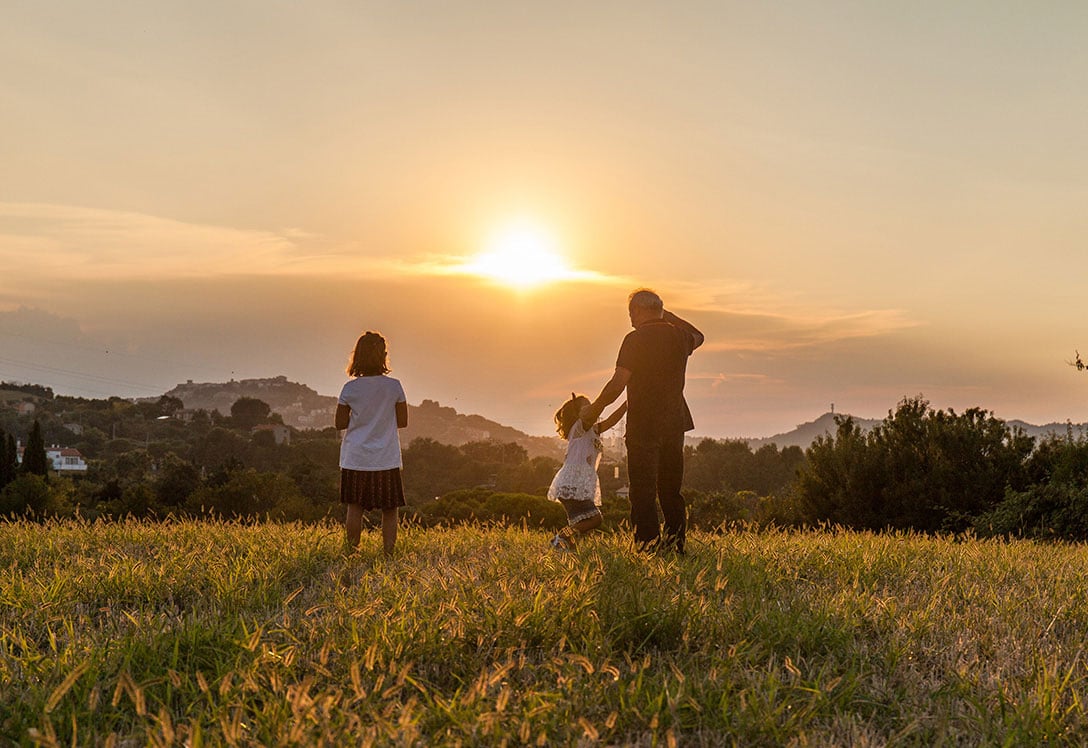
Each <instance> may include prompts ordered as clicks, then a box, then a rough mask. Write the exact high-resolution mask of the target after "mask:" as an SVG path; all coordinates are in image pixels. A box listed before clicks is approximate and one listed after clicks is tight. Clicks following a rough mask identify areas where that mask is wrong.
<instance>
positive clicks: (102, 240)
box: [0, 202, 629, 306]
mask: <svg viewBox="0 0 1088 748" xmlns="http://www.w3.org/2000/svg"><path fill="white" fill-rule="evenodd" d="M0 264H2V265H3V266H5V267H11V268H16V269H17V272H16V273H13V274H11V275H10V276H8V277H7V278H6V279H5V280H8V282H9V283H10V284H11V285H10V286H9V285H8V284H5V283H3V282H0V301H2V300H4V299H8V305H9V306H10V305H12V303H13V302H16V303H17V302H19V301H20V300H26V299H29V298H32V296H30V295H29V293H30V291H31V289H32V288H33V287H35V286H38V285H40V282H41V281H45V280H66V279H67V280H84V281H87V280H114V281H116V280H124V279H141V278H144V279H165V278H174V279H185V278H212V277H227V276H243V275H245V276H253V275H292V276H320V275H335V274H340V273H356V274H365V275H366V276H367V277H369V278H375V279H380V278H384V279H395V278H410V277H466V278H475V279H477V280H481V281H486V280H488V278H487V273H485V272H482V271H481V268H480V267H479V266H478V264H476V263H474V261H473V259H471V258H466V257H459V256H453V255H442V254H429V255H427V254H424V255H420V256H417V257H409V258H402V257H393V256H384V257H383V256H374V255H373V254H370V253H368V252H365V251H363V250H361V249H360V248H359V247H358V246H355V245H353V244H350V243H339V244H337V243H335V242H333V241H332V240H330V239H328V238H327V237H323V236H321V235H319V234H314V233H311V232H307V231H304V230H302V229H299V228H293V227H289V228H283V229H279V230H275V231H270V230H252V229H237V228H231V227H226V226H213V225H207V224H199V223H187V222H184V221H178V220H174V219H170V218H162V217H159V216H152V215H147V214H144V213H137V212H132V211H119V210H103V209H99V208H86V207H80V206H71V205H53V204H47V203H12V202H8V203H5V202H0ZM547 280H549V281H551V282H568V283H569V282H576V283H594V284H617V283H628V282H629V281H628V280H627V279H626V278H623V277H617V276H610V275H607V274H604V273H599V272H597V271H594V270H588V269H582V268H574V267H569V266H563V267H562V268H561V272H558V271H557V272H555V273H553V275H552V276H551V277H549V278H548V279H547Z"/></svg>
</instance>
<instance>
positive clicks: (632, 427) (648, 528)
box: [582, 288, 703, 553]
mask: <svg viewBox="0 0 1088 748" xmlns="http://www.w3.org/2000/svg"><path fill="white" fill-rule="evenodd" d="M627 310H628V313H629V314H630V317H631V326H632V327H634V328H635V329H634V330H633V331H631V332H629V333H627V337H625V338H624V339H623V344H622V345H621V346H620V352H619V355H618V356H617V358H616V371H615V373H613V375H612V378H611V379H610V380H609V381H608V383H607V384H605V386H604V389H602V390H601V394H600V395H598V396H597V399H596V400H594V401H593V403H591V404H590V405H588V406H586V408H585V410H584V411H583V412H582V420H583V421H587V422H589V423H593V422H595V421H596V420H597V418H599V417H600V415H601V411H603V410H604V408H605V406H607V405H608V404H609V403H611V402H613V401H615V400H616V398H618V397H619V396H620V394H621V393H622V392H623V391H624V390H625V389H626V390H627V435H626V443H627V473H628V476H629V477H630V480H631V488H630V491H631V493H630V498H631V524H632V526H633V527H634V530H635V545H636V546H637V547H638V548H639V549H642V550H649V549H655V548H659V547H664V548H667V549H671V550H674V551H676V552H678V553H683V552H684V541H685V533H686V530H687V509H686V507H685V505H684V497H683V495H681V493H680V485H681V483H682V482H683V479H684V432H686V431H690V430H691V429H693V428H695V424H694V423H693V422H692V420H691V411H689V410H688V405H687V402H686V401H685V400H684V379H685V376H686V372H687V362H688V357H689V356H690V355H691V353H692V352H693V351H694V350H695V349H696V348H698V347H699V346H700V345H702V343H703V334H702V333H701V332H699V331H698V330H697V329H696V328H695V327H694V326H693V325H692V324H691V323H689V322H686V321H684V320H682V319H680V318H679V317H677V316H676V315H675V314H673V313H672V312H668V311H666V310H665V308H664V305H663V304H662V302H661V297H660V296H658V295H657V294H656V293H655V292H653V291H651V290H649V289H645V288H643V289H638V290H636V291H634V292H633V293H632V294H631V295H630V297H629V298H628V302H627ZM657 503H660V505H661V513H662V515H663V516H664V519H665V535H664V538H661V527H660V525H659V523H658V519H657V505H656V504H657Z"/></svg>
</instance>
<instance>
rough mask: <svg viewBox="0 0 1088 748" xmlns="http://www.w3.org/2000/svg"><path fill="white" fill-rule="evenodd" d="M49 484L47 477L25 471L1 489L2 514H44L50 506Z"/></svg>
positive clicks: (0, 511) (0, 504) (0, 506)
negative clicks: (46, 480)
mask: <svg viewBox="0 0 1088 748" xmlns="http://www.w3.org/2000/svg"><path fill="white" fill-rule="evenodd" d="M49 499H50V494H49V484H47V483H46V482H45V478H43V477H42V476H40V475H35V474H33V473H23V474H22V475H20V476H18V477H17V478H16V479H15V480H13V481H12V482H11V483H8V484H7V485H6V486H4V489H3V490H2V491H0V516H13V515H20V514H26V513H30V514H34V515H42V514H44V513H45V511H46V509H47V508H48V506H49V503H50V502H49Z"/></svg>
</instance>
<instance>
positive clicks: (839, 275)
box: [0, 0, 1088, 437]
mask: <svg viewBox="0 0 1088 748" xmlns="http://www.w3.org/2000/svg"><path fill="white" fill-rule="evenodd" d="M107 7H108V8H109V10H108V12H106V8H107ZM3 15H4V20H3V23H2V24H0V111H2V112H3V116H0V379H4V380H8V381H11V380H17V381H24V382H36V383H41V384H47V385H49V386H52V387H53V389H54V390H55V391H56V392H58V393H60V394H75V395H84V396H89V397H105V396H108V395H114V394H116V395H122V396H126V397H127V396H133V397H148V396H157V395H160V394H162V393H163V392H165V391H167V390H169V389H170V388H172V387H173V386H174V385H175V384H177V383H179V382H184V381H185V380H187V379H192V380H194V381H225V380H227V379H230V378H232V377H233V378H239V379H240V378H250V377H266V376H276V375H280V374H283V375H286V376H287V377H288V378H290V379H292V380H295V381H299V382H303V383H306V384H308V385H310V386H311V387H313V388H315V389H316V390H318V391H319V392H321V393H322V394H328V395H335V394H336V393H337V392H338V391H339V388H340V386H341V384H342V383H343V381H344V379H345V375H344V373H343V372H344V366H345V364H346V359H347V355H348V353H349V351H350V349H351V347H352V346H353V344H354V341H355V339H356V337H357V336H358V334H359V333H360V332H362V331H364V330H368V329H376V330H380V331H382V332H383V333H384V334H386V335H387V337H388V338H389V341H390V359H391V360H390V363H391V365H392V368H393V375H394V376H396V377H398V378H399V379H401V381H402V382H403V383H404V387H405V390H406V392H407V394H408V400H409V402H410V403H412V404H418V403H419V402H420V401H421V400H423V399H431V400H437V401H439V402H440V403H442V404H443V405H450V406H453V407H455V408H456V409H457V410H458V411H461V412H464V413H479V414H481V415H484V416H486V417H488V418H492V419H494V420H497V421H500V422H502V423H505V424H508V425H510V426H514V427H515V428H519V429H521V430H523V431H526V432H528V433H532V434H546V433H551V432H552V426H551V413H552V412H553V411H554V409H555V408H556V407H557V406H558V405H559V404H560V403H561V402H562V400H563V399H564V397H565V396H567V395H569V393H570V391H571V390H575V391H579V392H584V393H587V394H589V395H590V396H593V395H596V393H597V392H598V391H599V390H600V387H601V386H602V385H603V384H604V382H605V381H606V380H607V379H608V377H609V375H610V373H611V370H612V367H613V366H614V363H615V357H616V352H617V350H618V347H619V344H620V341H621V339H622V337H623V336H624V335H625V334H626V332H627V331H628V330H629V321H628V319H627V315H626V298H627V294H628V293H629V292H630V291H631V290H632V289H634V288H636V287H639V286H649V287H652V288H654V289H656V290H658V291H659V293H660V294H661V295H662V297H663V298H664V300H665V303H666V307H667V308H670V309H672V310H673V311H675V312H676V313H678V314H680V315H681V316H682V317H685V318H687V319H689V320H690V321H691V322H692V323H694V324H695V325H696V326H697V327H699V328H700V329H701V330H702V331H703V332H704V333H705V334H706V338H707V342H706V345H705V346H704V347H703V348H702V349H700V350H699V351H697V353H696V354H695V356H693V358H692V359H691V362H690V364H689V368H688V375H689V376H688V385H687V394H688V399H689V402H690V404H691V407H692V411H693V413H694V417H695V422H696V432H695V433H696V434H697V435H703V436H715V437H741V436H751V437H757V436H768V435H771V434H774V433H778V432H782V431H786V430H789V429H791V428H793V427H794V426H795V425H797V424H799V423H802V422H805V421H811V420H813V419H815V418H817V417H818V416H819V415H821V414H822V413H824V412H826V411H827V410H829V408H830V407H831V403H834V404H835V410H836V411H837V412H849V413H853V414H855V415H858V416H864V417H875V418H880V417H883V416H885V415H887V412H888V411H889V410H890V409H893V408H894V407H895V406H896V403H897V402H898V401H899V400H900V399H902V398H903V397H905V396H913V395H918V394H922V395H924V396H925V397H926V398H927V399H928V400H929V401H930V402H931V403H932V405H933V406H934V407H938V408H949V407H951V408H955V409H956V410H957V412H958V411H961V410H963V409H965V408H968V407H972V406H981V407H984V408H987V409H989V410H992V411H994V412H995V413H996V415H997V416H998V417H1001V418H1005V419H1023V420H1027V421H1030V422H1033V423H1046V422H1051V421H1058V422H1063V421H1066V420H1071V421H1074V422H1082V421H1088V374H1085V373H1080V372H1077V371H1076V370H1075V369H1074V368H1072V367H1071V366H1069V365H1068V364H1067V362H1068V361H1070V360H1071V359H1072V358H1073V357H1074V351H1075V350H1077V349H1078V348H1079V349H1080V350H1081V351H1082V352H1083V353H1086V354H1088V325H1086V324H1085V323H1084V321H1083V320H1084V319H1085V299H1086V298H1088V246H1086V238H1088V208H1086V206H1088V135H1086V133H1088V44H1086V43H1085V40H1086V39H1088V3H1083V2H1075V1H1072V0H1070V1H1068V2H1066V1H1062V0H1056V1H1055V2H1049V3H1023V2H1009V1H1007V0H985V1H983V0H959V1H957V2H946V1H944V0H941V1H939V2H936V1H934V2H930V1H928V0H923V1H922V2H912V3H893V2H845V1H837V0H831V1H829V2H824V1H816V0H813V1H811V2H807V1H798V2H781V3H753V2H739V1H738V2H731V1H728V0H720V1H715V2H681V3H658V2H654V3H648V2H630V1H625V2H599V3H585V2H571V3H568V2H555V1H552V2H547V3H543V2H541V3H508V2H503V3H500V2H487V3H485V2H464V3H462V2H403V3H389V2H325V1H323V0H315V1H314V2H308V3H295V2H279V1H268V0H261V1H260V2H257V1H249V2H214V3H212V2H199V1H194V0H186V1H185V2H153V1H152V2H144V3H136V2H131V3H120V4H109V5H103V4H102V3H97V2H73V1H71V0H67V1H65V2H51V1H50V0H38V1H35V2H29V1H28V2H23V1H22V0H15V2H11V3H6V4H5V10H4V14H3ZM511 256H515V257H521V258H522V259H520V260H516V261H514V262H513V268H514V270H511V269H510V262H511V260H510V257H511Z"/></svg>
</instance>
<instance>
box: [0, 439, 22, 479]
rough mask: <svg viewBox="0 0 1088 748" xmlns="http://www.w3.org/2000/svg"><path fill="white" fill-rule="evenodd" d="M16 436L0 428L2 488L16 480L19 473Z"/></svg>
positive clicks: (0, 475) (0, 476)
mask: <svg viewBox="0 0 1088 748" xmlns="http://www.w3.org/2000/svg"><path fill="white" fill-rule="evenodd" d="M16 449H17V448H16V446H15V437H13V436H12V435H11V434H7V433H4V430H3V429H0V489H2V488H3V487H4V486H6V485H7V484H9V483H11V482H12V481H13V480H15V476H17V475H18V474H19V458H18V455H17V452H16Z"/></svg>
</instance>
